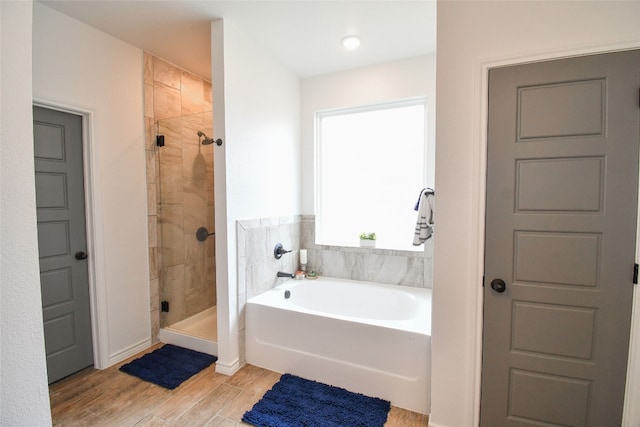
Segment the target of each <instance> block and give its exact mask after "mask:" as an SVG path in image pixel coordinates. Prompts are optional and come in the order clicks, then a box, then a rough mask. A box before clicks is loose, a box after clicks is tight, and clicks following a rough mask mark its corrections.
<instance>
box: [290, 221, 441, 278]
mask: <svg viewBox="0 0 640 427" xmlns="http://www.w3.org/2000/svg"><path fill="white" fill-rule="evenodd" d="M434 238H435V236H434V237H433V238H431V239H429V240H427V242H426V243H425V245H424V246H423V248H424V250H423V251H419V252H413V251H397V250H387V249H364V248H346V247H341V246H328V245H316V244H315V241H316V239H315V216H314V215H303V216H302V218H301V241H300V247H301V248H304V249H307V257H308V260H307V262H308V264H307V270H315V271H318V272H319V273H320V274H321V275H323V276H330V277H339V278H341V279H351V280H363V281H367V282H375V283H384V284H389V285H399V286H411V287H417V288H432V287H433V242H434Z"/></svg>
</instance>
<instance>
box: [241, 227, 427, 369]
mask: <svg viewBox="0 0 640 427" xmlns="http://www.w3.org/2000/svg"><path fill="white" fill-rule="evenodd" d="M236 232H237V237H238V248H237V250H238V253H237V255H238V314H239V325H238V326H239V328H238V329H239V332H240V360H241V363H245V361H246V358H245V304H246V301H247V300H248V299H249V298H251V297H253V296H256V295H259V294H261V293H262V292H265V291H267V290H269V289H272V288H274V287H276V286H277V285H279V284H280V283H282V280H283V279H279V278H277V277H276V273H277V272H278V271H286V272H291V273H293V272H295V271H296V270H297V269H298V263H299V260H300V249H301V248H303V249H307V258H308V264H307V270H311V269H313V270H316V271H319V272H320V274H322V275H325V276H331V277H338V278H342V279H352V280H363V281H369V282H376V283H384V284H392V285H401V286H412V287H420V288H431V287H432V284H433V280H432V260H433V239H429V240H428V241H427V244H426V245H425V247H424V251H420V252H411V251H392V250H385V249H361V248H345V247H338V246H326V245H316V244H315V216H314V215H296V216H292V217H278V218H263V219H254V220H241V221H238V222H237V224H236ZM277 243H282V245H283V246H284V248H285V249H287V250H291V251H292V252H291V253H289V254H285V255H284V256H282V258H280V259H279V260H276V259H275V258H274V256H273V249H274V246H275V245H276V244H277Z"/></svg>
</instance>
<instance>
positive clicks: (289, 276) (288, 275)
mask: <svg viewBox="0 0 640 427" xmlns="http://www.w3.org/2000/svg"><path fill="white" fill-rule="evenodd" d="M278 277H288V278H289V279H293V278H294V277H296V276H295V275H294V274H291V273H285V272H284V271H278Z"/></svg>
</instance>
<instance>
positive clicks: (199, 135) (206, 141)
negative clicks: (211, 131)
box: [198, 131, 214, 145]
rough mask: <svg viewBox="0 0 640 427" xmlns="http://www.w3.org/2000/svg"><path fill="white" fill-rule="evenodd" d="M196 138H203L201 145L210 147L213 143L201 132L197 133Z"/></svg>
mask: <svg viewBox="0 0 640 427" xmlns="http://www.w3.org/2000/svg"><path fill="white" fill-rule="evenodd" d="M198 137H200V138H204V139H203V140H202V143H201V144H202V145H211V144H213V142H214V141H213V139H212V138H209V137H208V136H207V135H205V134H204V132H202V131H198Z"/></svg>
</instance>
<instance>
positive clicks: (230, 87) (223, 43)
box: [211, 20, 301, 374]
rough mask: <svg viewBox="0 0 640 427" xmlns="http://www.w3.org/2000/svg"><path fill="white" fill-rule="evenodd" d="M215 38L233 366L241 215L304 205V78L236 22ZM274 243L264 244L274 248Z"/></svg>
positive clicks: (223, 311) (226, 350)
mask: <svg viewBox="0 0 640 427" xmlns="http://www.w3.org/2000/svg"><path fill="white" fill-rule="evenodd" d="M211 44H212V68H213V73H212V74H213V76H212V78H213V102H214V119H213V127H214V137H215V138H222V139H223V140H224V144H223V146H222V147H216V151H215V154H214V161H215V165H214V171H215V178H214V179H215V199H216V256H217V259H218V262H217V269H216V282H217V283H218V287H217V289H218V325H219V326H218V341H219V346H218V347H219V349H220V351H219V353H220V354H219V355H218V357H219V359H218V362H217V363H216V370H218V371H219V372H222V373H227V374H228V373H232V372H234V371H235V370H236V369H237V368H238V364H239V344H238V271H244V267H242V268H240V269H239V268H238V265H237V264H238V261H237V236H236V221H237V220H244V219H255V218H272V217H282V216H292V215H295V214H298V213H300V155H301V154H300V82H299V80H298V78H296V77H295V76H294V75H293V74H291V73H290V72H289V71H287V70H286V69H284V68H283V67H282V66H281V65H280V64H279V63H277V62H275V61H274V60H273V59H272V58H270V57H269V56H267V55H266V54H265V53H264V51H263V50H262V49H260V48H259V47H258V46H257V45H256V44H255V42H254V41H252V40H249V39H247V38H246V36H244V35H243V34H242V33H241V32H239V31H238V30H237V29H236V28H234V26H233V23H232V22H229V21H224V22H223V21H222V20H220V21H216V22H213V23H212V26H211ZM225 198H226V205H225V204H224V202H221V201H224V200H225ZM275 243H277V242H273V245H275ZM270 244H271V242H265V250H271V251H273V246H270ZM269 247H270V248H271V249H269ZM225 285H227V286H225Z"/></svg>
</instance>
